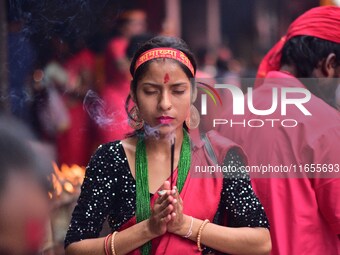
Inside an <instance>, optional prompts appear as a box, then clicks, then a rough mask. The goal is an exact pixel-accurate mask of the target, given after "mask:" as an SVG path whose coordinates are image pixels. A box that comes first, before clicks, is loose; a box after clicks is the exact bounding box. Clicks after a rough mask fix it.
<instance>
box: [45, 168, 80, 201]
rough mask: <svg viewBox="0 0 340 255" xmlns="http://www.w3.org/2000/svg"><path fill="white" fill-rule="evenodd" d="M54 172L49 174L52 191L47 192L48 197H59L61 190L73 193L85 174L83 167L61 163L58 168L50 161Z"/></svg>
mask: <svg viewBox="0 0 340 255" xmlns="http://www.w3.org/2000/svg"><path fill="white" fill-rule="evenodd" d="M52 166H53V170H54V172H53V173H52V174H51V182H52V185H53V192H49V193H48V195H49V197H50V199H52V198H56V197H60V196H61V195H62V193H63V192H67V193H69V194H74V193H76V192H77V191H78V190H79V187H80V186H81V184H82V183H83V180H84V176H85V167H81V166H78V165H72V166H68V165H66V164H62V165H61V167H60V168H59V167H58V165H57V164H56V163H55V162H52Z"/></svg>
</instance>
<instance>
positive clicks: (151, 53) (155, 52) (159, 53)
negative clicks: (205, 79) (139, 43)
mask: <svg viewBox="0 0 340 255" xmlns="http://www.w3.org/2000/svg"><path fill="white" fill-rule="evenodd" d="M155 58H171V59H175V60H177V61H179V62H181V63H182V64H184V65H185V66H186V67H187V68H188V69H189V70H190V72H191V73H192V75H193V76H195V71H194V67H193V66H192V64H191V62H190V60H189V58H188V57H187V56H186V55H185V54H184V53H183V52H182V51H180V50H176V49H173V48H154V49H151V50H148V51H146V52H144V53H143V54H142V55H140V56H139V58H138V59H137V61H136V65H135V72H136V70H137V69H138V67H140V66H141V65H142V64H144V63H145V62H147V61H149V60H152V59H155Z"/></svg>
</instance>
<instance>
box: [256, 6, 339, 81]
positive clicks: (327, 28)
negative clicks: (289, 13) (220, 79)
mask: <svg viewBox="0 0 340 255" xmlns="http://www.w3.org/2000/svg"><path fill="white" fill-rule="evenodd" d="M298 35H307V36H314V37H317V38H321V39H324V40H328V41H332V42H336V43H340V8H339V7H336V6H322V7H316V8H313V9H310V10H309V11H307V12H305V13H304V14H302V15H301V16H299V17H298V18H297V19H296V20H295V21H294V22H293V23H292V24H291V25H290V26H289V28H288V31H287V34H286V35H285V36H283V37H282V38H281V40H280V41H279V42H277V43H276V44H275V46H274V47H273V48H272V49H271V50H270V51H269V52H268V53H267V54H266V56H265V57H264V58H263V60H262V61H261V64H260V67H259V69H258V71H257V75H256V77H257V78H264V77H265V76H266V75H267V73H268V72H270V71H277V70H279V69H280V61H281V50H282V47H283V45H284V44H285V43H286V41H288V40H289V39H291V38H292V37H294V36H298Z"/></svg>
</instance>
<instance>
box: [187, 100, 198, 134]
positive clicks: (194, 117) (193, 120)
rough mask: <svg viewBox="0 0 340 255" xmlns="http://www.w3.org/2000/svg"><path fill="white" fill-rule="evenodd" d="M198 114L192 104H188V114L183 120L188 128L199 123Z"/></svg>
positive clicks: (194, 126)
mask: <svg viewBox="0 0 340 255" xmlns="http://www.w3.org/2000/svg"><path fill="white" fill-rule="evenodd" d="M200 119H201V117H200V114H199V112H198V110H197V108H196V107H195V106H194V105H191V106H190V115H189V116H188V117H187V119H186V120H185V124H186V125H187V127H188V128H189V129H195V128H197V127H198V125H199V124H200Z"/></svg>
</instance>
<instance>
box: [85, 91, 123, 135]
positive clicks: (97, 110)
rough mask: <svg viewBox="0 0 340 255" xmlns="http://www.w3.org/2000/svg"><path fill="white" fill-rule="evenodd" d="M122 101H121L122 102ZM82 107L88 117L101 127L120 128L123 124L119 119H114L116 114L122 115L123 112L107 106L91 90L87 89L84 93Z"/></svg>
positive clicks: (116, 116)
mask: <svg viewBox="0 0 340 255" xmlns="http://www.w3.org/2000/svg"><path fill="white" fill-rule="evenodd" d="M123 103H124V102H122V104H123ZM83 108H84V110H85V111H86V112H87V113H88V115H89V116H90V118H91V119H92V120H93V121H94V122H95V123H96V124H97V125H98V126H100V127H101V128H109V129H113V128H120V127H122V126H123V124H125V123H122V122H121V121H116V119H117V118H118V115H122V114H123V113H122V112H121V111H117V110H116V111H115V110H114V109H111V108H109V107H108V105H107V104H106V103H105V101H104V100H103V99H101V98H100V97H99V96H98V95H97V93H96V92H94V91H92V90H89V91H88V92H87V93H86V96H85V98H84V101H83ZM126 122H127V120H126Z"/></svg>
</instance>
